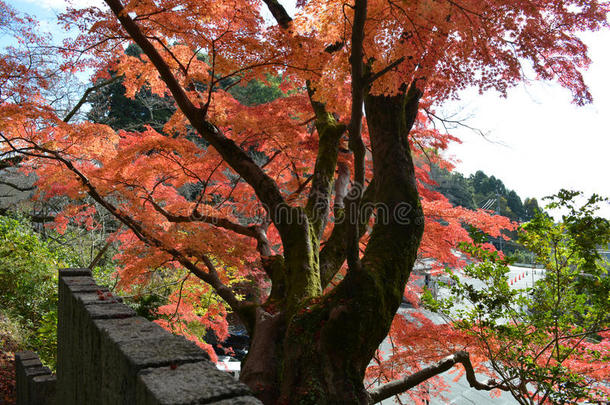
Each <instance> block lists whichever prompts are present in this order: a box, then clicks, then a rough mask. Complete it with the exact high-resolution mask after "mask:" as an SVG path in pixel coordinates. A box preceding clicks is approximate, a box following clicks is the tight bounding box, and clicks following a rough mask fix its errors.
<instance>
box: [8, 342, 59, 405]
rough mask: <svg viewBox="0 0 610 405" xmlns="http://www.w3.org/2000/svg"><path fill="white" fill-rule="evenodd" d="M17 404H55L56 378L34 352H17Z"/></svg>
mask: <svg viewBox="0 0 610 405" xmlns="http://www.w3.org/2000/svg"><path fill="white" fill-rule="evenodd" d="M15 374H16V379H17V404H19V405H55V386H56V378H55V376H54V375H53V374H52V373H51V370H49V368H48V367H44V366H43V365H42V363H41V362H40V358H39V357H38V355H37V354H36V353H34V352H29V351H28V352H17V353H15Z"/></svg>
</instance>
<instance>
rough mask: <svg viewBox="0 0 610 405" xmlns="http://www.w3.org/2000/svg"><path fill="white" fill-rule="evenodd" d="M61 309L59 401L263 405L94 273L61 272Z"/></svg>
mask: <svg viewBox="0 0 610 405" xmlns="http://www.w3.org/2000/svg"><path fill="white" fill-rule="evenodd" d="M58 311H59V312H58V326H57V328H58V348H57V388H56V391H57V393H56V401H57V402H56V403H57V404H62V405H64V404H65V405H72V404H74V405H76V404H78V405H82V404H87V405H89V404H91V405H96V404H99V405H107V404H112V405H115V404H116V405H120V404H125V405H134V404H136V405H153V404H154V405H161V404H168V405H169V404H176V405H178V404H217V405H221V404H222V405H227V404H236V405H238V404H244V405H250V404H261V402H260V401H258V400H257V399H256V398H254V397H253V396H251V394H250V391H249V390H248V388H247V387H246V386H245V385H244V384H242V383H240V382H238V381H236V380H235V379H233V378H232V377H231V376H230V375H229V374H227V373H224V372H222V371H220V370H218V369H217V368H216V367H215V365H214V364H213V363H212V362H210V360H209V357H208V355H207V353H206V352H205V351H203V350H201V349H200V348H199V347H198V346H196V345H195V344H194V343H192V342H190V341H187V340H186V339H184V338H183V337H179V336H175V335H172V334H171V333H169V332H167V331H166V330H164V329H162V328H161V327H160V326H158V325H157V324H155V323H152V322H149V321H148V320H146V319H144V318H141V317H138V316H136V314H135V312H134V311H133V310H132V309H131V308H129V307H128V306H126V305H124V304H123V303H122V302H121V300H120V299H119V298H118V297H116V296H114V295H113V294H112V293H110V292H109V291H108V290H107V289H105V288H102V287H100V286H98V285H97V284H96V283H95V281H94V280H93V278H92V277H91V272H90V271H89V270H87V269H65V270H60V273H59V308H58ZM28 405H29V404H28Z"/></svg>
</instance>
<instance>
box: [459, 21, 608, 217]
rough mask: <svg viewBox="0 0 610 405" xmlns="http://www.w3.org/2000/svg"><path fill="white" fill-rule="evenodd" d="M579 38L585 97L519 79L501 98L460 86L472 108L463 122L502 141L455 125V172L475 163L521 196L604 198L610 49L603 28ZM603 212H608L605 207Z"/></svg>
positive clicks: (471, 168)
mask: <svg viewBox="0 0 610 405" xmlns="http://www.w3.org/2000/svg"><path fill="white" fill-rule="evenodd" d="M583 37H584V39H585V41H586V42H587V44H588V45H589V46H590V56H591V58H592V60H593V64H592V66H591V68H590V70H589V71H587V72H586V73H585V79H586V81H587V83H588V84H589V86H590V89H591V92H592V94H593V97H594V102H593V104H592V105H588V106H585V107H578V106H575V105H573V104H571V103H570V101H571V95H570V93H569V92H568V91H567V90H565V89H563V88H561V87H560V86H559V85H555V84H550V83H533V84H531V85H529V86H525V85H522V86H520V87H518V88H516V89H513V90H511V91H510V92H509V95H508V98H506V99H502V98H500V97H498V96H496V95H494V94H485V95H483V96H480V95H478V94H477V93H476V92H475V91H467V92H465V93H464V96H463V100H466V102H461V105H462V106H463V105H467V106H468V107H467V108H468V110H469V111H471V112H472V114H473V115H474V116H473V118H472V119H471V120H469V124H470V125H472V126H474V127H477V128H480V129H482V130H483V131H490V136H491V138H492V139H495V140H499V141H500V142H501V143H503V144H504V145H502V144H498V143H490V142H488V141H486V140H484V139H483V138H482V137H480V136H478V135H475V134H473V133H472V132H469V131H467V130H464V129H458V130H456V131H455V133H456V134H457V135H458V136H459V137H461V139H462V141H463V142H464V143H463V144H462V145H455V146H453V147H451V149H450V153H452V154H454V155H456V156H457V157H458V158H459V159H461V160H462V162H461V163H460V164H459V165H458V167H457V170H458V171H460V172H463V173H465V174H471V173H473V172H474V171H476V170H483V171H484V172H486V173H487V174H488V175H495V176H496V177H498V178H500V179H501V180H502V181H503V182H504V183H505V184H506V186H507V187H508V188H510V189H514V190H516V191H517V193H518V194H519V195H520V196H521V197H523V198H524V197H537V198H538V199H540V198H541V197H543V196H545V195H550V194H554V193H556V192H557V191H558V190H559V189H560V188H568V189H575V190H582V191H584V192H585V193H586V194H591V193H597V194H602V195H605V196H607V197H610V181H609V179H608V175H609V174H610V127H608V125H607V120H608V118H609V117H610V81H608V80H607V72H608V71H610V55H608V53H607V49H606V44H608V42H610V32H607V31H606V32H598V33H588V34H587V35H584V36H583ZM458 105H459V104H452V108H456V106H458ZM603 215H605V216H606V217H609V218H610V206H607V207H606V209H605V210H604V212H603Z"/></svg>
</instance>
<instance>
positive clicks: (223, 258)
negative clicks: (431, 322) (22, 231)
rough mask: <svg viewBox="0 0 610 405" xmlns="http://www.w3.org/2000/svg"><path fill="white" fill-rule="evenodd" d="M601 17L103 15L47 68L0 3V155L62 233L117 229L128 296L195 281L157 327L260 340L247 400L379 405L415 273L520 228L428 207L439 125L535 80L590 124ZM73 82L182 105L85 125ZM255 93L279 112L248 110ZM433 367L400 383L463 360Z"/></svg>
mask: <svg viewBox="0 0 610 405" xmlns="http://www.w3.org/2000/svg"><path fill="white" fill-rule="evenodd" d="M607 11H608V4H607V3H605V2H599V1H584V0H524V1H514V0H489V1H479V0H461V1H454V0H419V1H414V2H394V1H387V0H370V1H369V0H355V1H354V2H353V3H344V2H337V1H332V0H311V1H298V2H297V7H296V12H295V13H293V15H290V14H289V13H288V12H287V11H286V8H285V7H284V6H283V5H282V4H280V3H279V2H278V1H277V0H264V1H262V2H261V1H255V0H235V1H230V2H218V1H191V0H140V1H130V2H123V1H121V0H105V6H103V7H99V8H98V7H88V8H84V9H78V10H76V9H73V10H69V11H68V12H67V13H65V14H63V15H62V16H61V17H60V20H61V21H62V23H64V24H65V25H66V26H67V27H69V28H71V29H72V30H75V31H77V32H78V34H77V35H76V36H75V37H74V38H71V39H69V40H67V41H65V43H64V44H62V46H61V47H59V48H54V47H53V46H52V45H51V44H49V43H48V38H46V37H44V36H41V35H38V34H37V33H36V31H35V29H34V25H33V20H32V19H30V18H28V17H22V16H19V15H18V14H17V13H16V12H15V11H14V10H12V9H10V8H9V7H7V6H6V5H5V4H4V3H0V14H1V15H2V20H3V21H8V22H9V24H7V25H4V26H3V29H4V30H5V31H7V32H10V33H11V34H13V35H14V36H15V38H16V43H15V45H14V46H13V47H12V48H9V49H7V51H6V52H4V53H2V55H1V56H0V86H1V89H2V93H1V95H0V97H1V100H0V102H1V104H0V138H1V142H2V143H1V145H2V146H1V147H2V152H1V153H2V156H3V157H12V156H15V155H19V156H21V157H22V159H23V160H22V161H21V162H20V163H21V165H22V167H23V170H26V171H28V170H29V171H32V170H33V171H35V172H36V173H37V175H38V176H39V180H38V181H37V183H36V185H37V187H38V192H39V195H40V196H41V198H42V197H44V198H50V197H53V196H56V195H66V196H68V197H70V198H71V199H72V200H73V203H72V204H70V205H69V206H68V207H66V209H65V210H64V212H63V214H62V215H59V216H58V217H56V222H57V223H58V224H60V225H61V224H65V223H67V222H68V221H75V222H77V223H86V222H87V221H90V220H91V215H92V212H93V210H94V207H93V206H92V205H91V204H88V203H87V200H84V199H83V197H84V196H88V197H89V198H91V199H93V201H95V203H96V204H97V206H99V207H101V208H102V209H105V210H107V211H108V212H109V213H110V214H112V215H113V216H115V217H116V218H117V219H118V220H119V221H120V222H121V223H122V224H123V227H122V228H121V229H120V230H119V231H117V233H116V234H115V235H112V237H113V238H116V240H118V241H120V243H121V254H120V260H121V261H122V263H123V267H122V269H121V271H120V278H121V283H123V285H125V286H129V285H132V284H134V283H135V284H137V283H140V282H142V281H144V280H146V278H147V277H149V276H150V272H149V269H151V268H158V267H164V268H176V269H178V268H182V269H186V270H187V271H189V272H190V273H191V274H192V275H193V276H194V277H190V278H188V279H185V282H184V289H181V291H183V292H184V293H183V294H181V295H180V296H178V294H177V295H176V297H174V302H173V305H168V306H167V307H165V308H164V309H163V310H165V311H167V312H168V313H170V312H180V313H181V314H182V320H183V322H184V323H185V324H188V323H193V322H197V323H200V324H203V325H205V326H206V327H211V328H214V329H215V330H216V334H217V335H218V336H219V337H223V336H226V330H227V323H226V316H227V312H228V311H232V313H234V314H235V316H236V317H237V318H238V319H239V321H240V322H242V323H243V324H244V325H245V327H246V328H247V329H248V331H249V333H250V335H251V337H252V340H251V346H250V351H249V353H248V357H247V359H246V361H245V363H244V365H243V370H242V374H241V379H242V380H243V381H244V382H246V383H247V384H248V385H249V386H250V387H251V388H252V389H253V391H254V392H255V394H256V395H257V396H258V397H259V398H261V400H263V402H265V403H268V404H272V403H273V404H276V403H278V404H281V403H303V404H306V403H309V404H336V403H370V402H371V401H373V400H381V399H383V395H377V394H376V395H375V396H371V394H370V393H369V392H367V391H366V389H365V387H364V384H363V379H364V376H365V371H366V369H367V366H368V365H369V363H370V361H371V359H372V358H373V356H374V355H375V352H376V350H377V348H378V346H379V344H380V342H381V341H382V340H383V339H384V338H385V336H386V335H387V333H388V331H389V330H390V327H391V325H392V322H393V320H394V315H395V313H396V310H397V308H398V306H399V305H400V302H401V300H402V299H403V295H404V294H405V291H406V292H407V293H411V292H412V290H413V287H409V286H408V285H407V282H408V280H409V276H410V275H411V271H412V269H413V266H414V264H415V262H416V260H418V259H423V258H430V259H432V260H433V262H434V268H437V269H440V268H443V267H444V266H447V265H450V266H457V265H459V264H460V262H461V260H462V259H461V257H460V256H457V255H456V254H454V253H455V250H454V249H455V248H456V246H458V244H459V242H470V241H472V239H471V237H470V234H469V233H468V232H467V231H466V229H465V228H464V226H465V225H468V226H471V227H474V228H477V229H480V230H482V231H483V232H486V233H487V234H489V235H491V236H496V237H499V236H500V231H501V230H502V229H512V228H513V227H514V225H513V224H511V223H510V221H509V220H508V219H506V218H504V217H501V216H493V215H490V214H489V213H488V212H485V211H481V210H478V211H472V210H469V209H467V208H463V207H454V206H453V205H452V204H451V203H450V202H449V201H448V200H447V199H446V198H444V197H443V196H442V195H441V194H439V193H438V192H435V191H433V190H431V189H430V187H429V186H430V184H431V183H432V181H431V179H430V176H429V167H430V164H436V165H438V166H441V167H445V168H449V167H451V164H450V163H449V162H446V161H445V160H444V159H443V157H442V154H441V151H442V150H443V149H445V148H446V147H447V145H448V143H449V142H451V141H455V140H456V139H455V138H454V137H452V136H450V135H448V134H445V133H442V132H440V131H438V130H435V129H434V127H433V126H432V125H431V121H430V120H431V118H430V116H429V115H428V114H426V111H430V110H431V109H433V108H434V107H435V106H438V105H440V104H442V102H443V101H445V100H447V99H450V98H454V97H458V96H459V91H460V90H462V89H464V88H466V87H470V86H475V87H478V88H479V89H480V90H481V91H487V90H495V91H498V92H499V93H500V94H506V91H507V89H508V88H510V87H511V86H514V85H516V84H517V83H519V82H520V81H522V80H524V79H525V75H526V72H534V74H535V75H536V76H537V77H538V78H540V79H542V80H556V81H557V82H558V83H560V84H561V85H563V86H564V87H566V88H568V89H569V90H570V91H571V92H572V94H573V97H574V102H575V103H576V104H585V103H587V102H589V101H590V100H591V95H590V93H589V91H588V89H587V87H586V85H585V83H584V82H583V79H582V75H581V70H582V69H583V68H586V67H587V65H588V64H589V62H590V61H589V59H588V57H587V54H586V47H585V45H584V44H583V43H582V41H581V40H580V39H579V38H578V36H577V33H578V32H581V31H589V30H598V29H600V28H603V27H605V26H606V25H607V23H606V16H607ZM269 13H270V14H271V17H269V18H266V17H265V16H266V15H268V14H269ZM129 44H135V45H137V46H138V47H139V49H140V50H141V51H142V53H141V54H140V55H134V54H130V53H129V52H125V51H124V49H126V47H127V45H129ZM33 61H34V63H33ZM64 71H68V72H77V71H94V72H95V74H94V77H93V78H92V80H93V83H94V85H95V86H99V85H100V82H99V81H100V80H102V81H108V80H109V79H110V80H111V77H112V75H114V76H121V77H122V79H121V85H122V86H124V87H125V90H126V95H127V97H129V98H133V97H137V96H138V94H144V95H146V96H147V97H152V96H153V95H155V96H156V97H158V99H163V100H165V99H171V100H172V102H173V106H172V108H171V110H173V114H172V115H171V117H170V118H169V120H168V121H167V122H166V123H165V124H164V125H163V127H162V128H159V127H155V126H153V125H148V126H144V127H143V128H129V129H127V130H119V131H116V130H115V129H114V128H112V127H111V126H108V125H106V124H103V123H94V122H91V121H87V120H84V121H74V122H71V120H72V118H73V117H74V112H75V110H74V109H72V110H70V111H69V113H68V114H65V112H64V111H61V110H59V109H57V108H55V105H54V103H53V102H52V100H51V98H50V96H49V93H50V92H49V90H50V89H52V88H53V86H54V83H56V82H57V80H59V79H60V78H61V74H60V72H64ZM15 72H18V74H15ZM253 80H255V81H254V82H253ZM102 83H103V82H102ZM250 83H255V84H256V83H264V84H267V86H266V87H277V90H274V91H276V92H277V91H279V92H281V95H282V97H277V98H273V99H272V100H255V101H253V102H252V103H244V99H243V98H242V99H240V97H241V95H243V93H244V92H247V89H248V87H247V86H250ZM244 85H245V86H246V87H242V90H241V91H240V92H235V93H233V92H231V90H230V88H238V87H240V86H244ZM276 85H277V86H276ZM240 94H241V95H240ZM264 101H267V102H264ZM261 102H262V103H261ZM81 104H82V103H78V104H77V105H76V109H78V107H79V106H80V105H81ZM167 111H168V112H169V111H170V110H169V109H168V110H167ZM187 187H188V188H190V189H191V190H193V189H194V190H196V191H195V192H191V193H185V192H184V190H185V188H187ZM424 229H425V231H424ZM405 288H406V290H405ZM210 296H213V297H215V298H216V299H215V300H209V303H210V305H209V306H208V307H207V310H206V311H205V312H202V311H200V310H199V308H200V307H201V303H202V301H203V300H204V299H207V297H210ZM400 322H402V321H400ZM161 323H163V322H161ZM165 326H168V327H169V325H165ZM406 329H408V328H406ZM184 332H185V333H186V330H185V331H184ZM190 337H191V338H193V339H194V340H198V339H199V337H198V336H194V335H191V336H190ZM201 344H202V345H204V346H205V344H204V343H201ZM421 347H422V348H426V350H425V351H424V350H423V349H422V350H423V351H421V352H419V354H420V355H421V354H423V353H427V354H428V356H423V357H420V358H419V359H417V358H413V359H412V360H413V361H412V362H411V363H410V365H411V367H410V368H409V370H407V372H417V371H418V370H419V369H420V368H421V367H424V366H425V365H426V363H428V362H430V361H434V360H436V359H439V358H442V357H443V356H444V355H446V350H447V347H452V346H451V345H445V346H443V345H442V344H440V345H439V346H436V347H431V346H430V345H429V344H425V345H422V346H421ZM454 360H456V361H457V360H459V361H457V362H460V363H461V364H463V365H464V366H465V367H467V368H468V370H470V371H472V370H473V368H472V367H473V366H472V363H471V362H470V360H469V359H468V358H467V356H466V357H465V356H464V355H463V354H462V355H460V356H458V357H455V359H454ZM456 361H454V362H453V364H456ZM447 364H448V363H447ZM446 369H447V367H446V364H445V366H439V367H437V368H435V369H433V370H432V371H431V372H430V375H431V376H433V375H436V374H439V373H441V372H442V371H444V370H446ZM469 381H470V383H471V385H472V386H473V387H474V388H477V389H493V388H500V389H502V388H505V386H504V385H502V384H499V383H497V384H494V383H487V384H484V383H479V382H477V381H476V379H474V380H473V379H471V380H469ZM373 398H374V399H373Z"/></svg>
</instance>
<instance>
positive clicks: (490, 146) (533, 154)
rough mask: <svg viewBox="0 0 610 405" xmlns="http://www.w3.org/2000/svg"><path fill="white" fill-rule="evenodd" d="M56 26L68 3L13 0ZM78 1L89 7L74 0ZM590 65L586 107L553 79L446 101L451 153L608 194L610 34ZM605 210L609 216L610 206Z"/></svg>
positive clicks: (498, 170)
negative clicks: (452, 124)
mask: <svg viewBox="0 0 610 405" xmlns="http://www.w3.org/2000/svg"><path fill="white" fill-rule="evenodd" d="M8 2H9V3H10V4H12V5H13V7H15V8H16V9H19V10H23V11H26V12H28V13H30V14H32V15H33V16H36V17H38V18H39V19H40V20H42V21H43V23H42V25H43V27H46V28H53V20H54V15H55V13H57V12H59V11H61V10H62V9H63V7H64V4H65V2H64V0H25V1H23V0H22V1H16V0H9V1H8ZM72 3H73V4H76V5H84V4H89V3H91V1H88V0H73V1H72ZM583 39H584V40H585V42H586V43H587V44H588V45H589V48H590V57H591V59H592V60H593V64H592V66H591V68H590V69H589V70H588V71H587V72H585V78H586V81H587V83H588V84H589V86H590V90H591V93H592V94H593V98H594V102H593V104H591V105H588V106H585V107H577V106H575V105H573V104H571V103H570V101H571V95H570V93H569V92H568V91H567V90H565V89H562V88H561V87H560V86H559V85H556V84H553V83H541V82H532V83H528V84H523V85H520V86H519V87H517V88H514V89H511V90H510V91H509V94H508V97H507V98H505V99H504V98H501V97H500V96H498V95H497V94H495V93H487V94H484V95H479V94H478V92H477V91H465V92H464V93H463V94H462V97H461V101H457V102H452V103H450V104H448V105H446V106H444V107H443V108H442V109H441V111H442V112H443V113H445V114H452V113H456V114H457V117H459V118H467V119H466V121H465V122H466V123H467V124H468V125H469V126H472V127H474V128H477V129H479V130H481V131H483V132H484V133H485V134H486V137H485V138H484V137H482V136H481V135H479V134H477V133H475V132H473V131H471V130H468V129H466V128H456V129H454V130H453V131H452V133H453V134H455V135H457V136H458V137H459V138H461V140H462V142H463V143H462V144H461V145H455V146H452V147H451V148H450V150H449V153H450V154H451V155H454V156H455V157H456V158H457V159H459V160H460V163H459V164H458V165H457V168H456V170H458V171H460V172H462V173H463V174H465V175H470V174H472V173H474V172H475V171H477V170H483V171H484V172H485V173H487V174H488V175H494V176H496V177H498V178H500V179H501V180H502V181H503V182H504V184H505V185H506V186H507V187H508V188H509V189H514V190H515V191H516V192H517V193H518V194H519V195H520V196H521V197H522V198H525V197H536V198H538V199H540V198H541V197H543V196H546V195H550V194H553V193H555V192H557V191H558V190H559V189H560V188H568V189H575V190H582V191H584V192H585V193H587V194H591V193H598V194H601V195H605V196H608V197H610V181H609V179H608V175H609V174H610V129H609V128H608V125H607V121H608V119H610V80H609V79H608V75H609V72H610V52H608V44H610V32H607V31H606V32H597V33H588V34H585V35H583ZM603 215H604V216H606V217H608V218H610V204H609V205H606V206H605V207H604V210H603Z"/></svg>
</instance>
